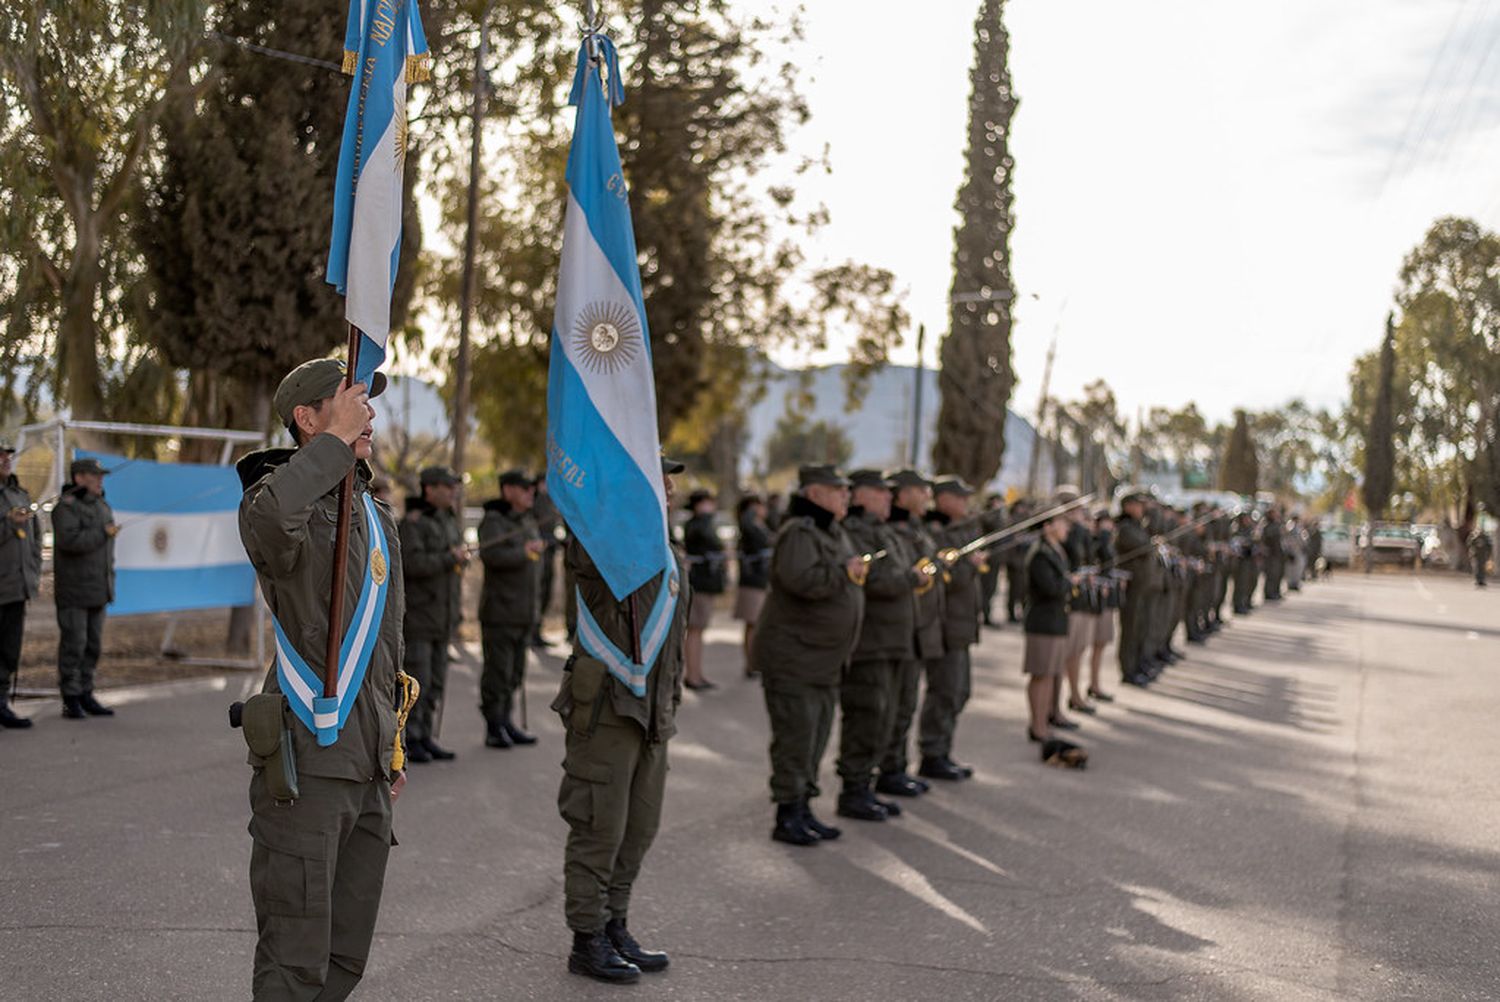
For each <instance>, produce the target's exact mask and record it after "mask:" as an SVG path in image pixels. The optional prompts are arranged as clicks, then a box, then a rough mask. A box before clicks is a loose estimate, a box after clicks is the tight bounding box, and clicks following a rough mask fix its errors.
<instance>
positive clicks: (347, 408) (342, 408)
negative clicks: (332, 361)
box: [327, 383, 375, 446]
mask: <svg viewBox="0 0 1500 1002" xmlns="http://www.w3.org/2000/svg"><path fill="white" fill-rule="evenodd" d="M328 406H329V408H330V409H331V410H332V416H331V417H330V418H329V421H328V429H327V430H328V432H329V434H331V435H337V436H338V437H339V438H341V439H343V440H344V441H345V442H346V443H348V444H349V445H351V446H352V445H353V444H354V443H355V442H356V441H358V440H359V437H360V436H361V435H363V434H364V433H365V429H366V428H368V427H369V426H370V421H371V419H372V418H374V417H375V409H374V408H372V407H371V406H370V394H369V392H368V391H367V390H366V388H365V384H364V383H355V384H354V385H353V386H340V387H339V390H338V392H337V393H335V394H334V395H333V398H332V399H331V400H329V401H328Z"/></svg>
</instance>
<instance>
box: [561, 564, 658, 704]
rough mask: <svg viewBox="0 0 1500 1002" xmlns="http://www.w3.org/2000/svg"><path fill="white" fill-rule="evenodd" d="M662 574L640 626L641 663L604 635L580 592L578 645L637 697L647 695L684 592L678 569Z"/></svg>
mask: <svg viewBox="0 0 1500 1002" xmlns="http://www.w3.org/2000/svg"><path fill="white" fill-rule="evenodd" d="M663 573H665V575H666V579H665V580H664V581H663V582H662V586H661V589H660V590H659V591H658V592H657V594H656V604H655V605H653V606H652V607H651V615H649V616H647V617H646V625H645V626H644V627H642V629H641V660H640V661H639V662H637V661H636V660H635V659H633V658H632V657H631V656H630V655H629V654H627V653H625V652H624V651H622V650H620V649H619V648H618V647H616V646H615V644H614V641H612V640H610V639H609V637H608V636H606V635H605V633H604V630H603V628H601V627H600V626H599V623H598V622H597V621H596V620H595V619H594V616H593V614H592V613H590V612H589V607H588V604H587V603H586V602H584V600H583V592H582V591H579V592H578V645H579V646H580V647H582V648H583V650H584V653H586V654H588V655H589V657H592V658H597V659H598V660H600V661H602V662H604V666H605V667H606V668H608V669H609V673H610V674H611V675H613V676H614V677H615V678H617V679H619V680H620V681H621V682H624V683H625V685H626V687H627V688H628V689H630V691H631V692H632V693H633V694H634V695H636V696H637V697H642V696H645V695H646V679H647V677H648V676H650V674H651V669H652V668H654V667H655V666H656V659H657V657H658V656H659V655H660V654H661V649H662V645H663V644H665V643H666V642H667V634H669V633H670V632H671V630H672V617H673V616H674V615H675V614H676V612H677V595H678V593H679V592H680V591H681V588H680V586H679V584H678V581H677V569H676V568H675V567H672V568H670V569H668V570H667V571H665V572H663Z"/></svg>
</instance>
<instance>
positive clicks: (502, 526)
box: [479, 473, 545, 748]
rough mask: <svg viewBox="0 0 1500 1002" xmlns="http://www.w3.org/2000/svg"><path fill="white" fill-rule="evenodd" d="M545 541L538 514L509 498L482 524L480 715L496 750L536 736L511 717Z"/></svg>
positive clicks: (536, 611)
mask: <svg viewBox="0 0 1500 1002" xmlns="http://www.w3.org/2000/svg"><path fill="white" fill-rule="evenodd" d="M506 476H511V474H510V473H507V474H506ZM522 479H525V480H527V481H529V479H530V478H522V477H519V476H516V477H512V479H511V481H510V482H511V483H514V484H516V485H518V486H519V485H520V483H521V481H522ZM505 482H506V481H505V480H504V479H503V478H502V483H505ZM541 538H542V536H541V531H540V529H539V528H538V526H537V522H536V518H535V516H534V515H533V513H532V512H530V511H524V512H523V511H519V510H517V509H516V508H515V507H514V506H513V505H511V503H510V502H508V501H506V500H505V499H504V498H496V499H494V500H493V501H487V502H485V505H484V518H483V519H481V520H480V523H479V559H480V560H481V561H483V562H484V589H483V591H482V592H481V594H480V599H479V628H480V635H481V638H482V640H483V645H484V672H483V674H482V675H481V676H480V679H479V712H480V714H481V715H482V716H483V717H484V725H485V731H486V738H485V740H486V743H488V744H490V745H491V746H492V747H496V748H505V747H509V746H510V745H512V744H514V743H515V740H514V739H515V737H517V736H519V737H522V738H523V739H529V738H530V735H529V734H525V733H524V732H522V731H520V730H519V729H518V728H517V727H516V726H515V724H514V722H513V721H512V720H511V714H512V707H513V703H514V701H515V696H516V692H517V691H518V690H519V689H520V688H521V686H522V685H523V684H525V680H526V652H527V651H528V650H529V649H530V648H531V642H532V639H533V637H534V636H535V632H536V629H537V626H538V624H539V623H540V622H541V605H542V582H543V577H544V573H543V572H544V569H545V568H544V565H543V561H542V560H541V559H536V558H534V557H532V556H531V555H530V554H528V553H527V549H526V546H527V544H528V543H534V542H536V541H538V540H540V539H541ZM522 743H525V741H524V740H523V742H522Z"/></svg>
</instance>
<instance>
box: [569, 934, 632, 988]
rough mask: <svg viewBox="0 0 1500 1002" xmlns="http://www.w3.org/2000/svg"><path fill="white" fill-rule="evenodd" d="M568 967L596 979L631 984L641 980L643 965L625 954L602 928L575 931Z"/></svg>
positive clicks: (576, 972) (574, 971)
mask: <svg viewBox="0 0 1500 1002" xmlns="http://www.w3.org/2000/svg"><path fill="white" fill-rule="evenodd" d="M568 970H569V971H571V972H573V973H574V974H582V975H583V976H584V977H586V978H594V979H595V980H597V981H608V982H609V983H611V984H616V985H630V984H634V983H635V982H637V981H639V980H641V969H640V968H639V967H637V966H635V965H634V964H632V963H631V962H630V961H628V960H626V959H625V958H624V957H622V956H620V952H619V951H618V950H616V949H615V945H614V944H613V943H611V942H610V941H609V937H608V936H606V935H604V933H602V932H596V933H587V932H575V933H574V934H573V952H572V953H570V954H568Z"/></svg>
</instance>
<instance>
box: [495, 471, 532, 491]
mask: <svg viewBox="0 0 1500 1002" xmlns="http://www.w3.org/2000/svg"><path fill="white" fill-rule="evenodd" d="M540 479H541V478H540V477H533V476H532V475H531V474H529V473H527V472H526V471H525V470H522V469H514V470H506V471H505V472H504V473H502V474H500V486H501V487H535V486H536V484H537V481H538V480H540Z"/></svg>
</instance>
